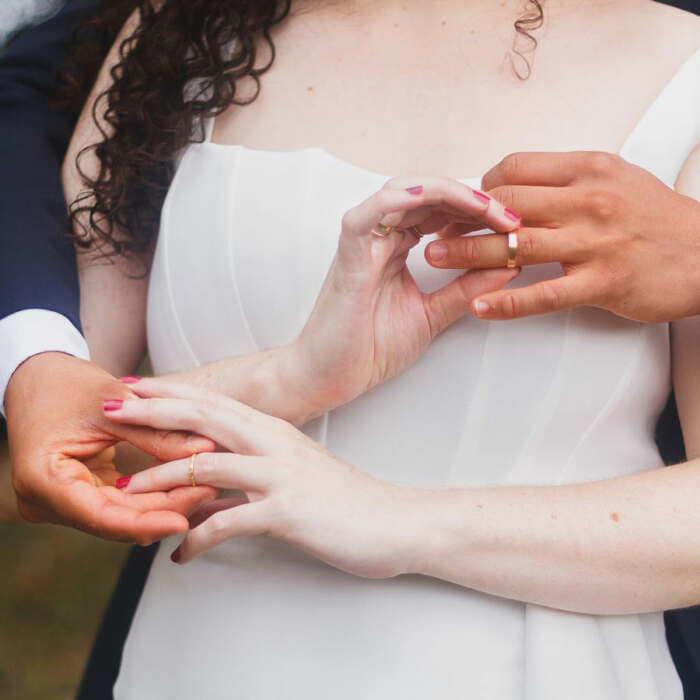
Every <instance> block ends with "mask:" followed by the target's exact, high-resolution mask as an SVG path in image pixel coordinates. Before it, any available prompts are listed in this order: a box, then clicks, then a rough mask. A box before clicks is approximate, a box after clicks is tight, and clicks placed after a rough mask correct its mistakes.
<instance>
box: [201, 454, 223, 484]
mask: <svg viewBox="0 0 700 700" xmlns="http://www.w3.org/2000/svg"><path fill="white" fill-rule="evenodd" d="M217 463H218V459H217V455H216V453H214V452H202V453H201V454H200V455H198V456H197V461H196V464H195V469H196V472H197V482H198V483H205V482H207V481H210V480H211V479H212V478H213V477H214V476H215V475H216V467H217Z"/></svg>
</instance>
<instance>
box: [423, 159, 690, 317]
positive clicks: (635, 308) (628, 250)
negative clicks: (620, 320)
mask: <svg viewBox="0 0 700 700" xmlns="http://www.w3.org/2000/svg"><path fill="white" fill-rule="evenodd" d="M482 185H483V188H484V189H485V190H486V191H488V193H489V194H490V195H491V196H492V197H494V198H495V199H497V200H499V201H500V202H501V203H503V204H504V205H506V206H507V207H510V208H511V209H514V210H515V211H517V212H518V214H520V216H521V217H522V228H521V229H520V230H519V231H518V254H517V259H516V263H517V265H520V266H522V265H533V264H537V263H549V262H559V263H561V265H562V268H563V271H564V273H565V275H564V276H563V277H558V278H556V279H552V280H547V281H544V282H539V283H537V284H533V285H531V286H529V287H523V288H520V289H509V290H503V291H497V292H491V293H488V294H483V295H481V296H479V297H478V298H476V299H475V300H474V301H473V302H472V311H473V312H474V314H475V315H476V316H478V317H479V318H483V319H489V320H496V319H511V318H518V317H522V316H530V315H533V314H541V313H548V312H551V311H558V310H561V309H567V308H571V307H574V306H597V307H600V308H603V309H607V310H609V311H612V312H614V313H616V314H618V315H619V316H624V317H626V318H630V319H634V320H638V321H648V322H658V321H669V320H673V319H676V318H681V317H684V316H692V315H695V314H698V313H700V264H699V261H700V203H698V202H697V201H695V200H694V199H691V198H690V197H684V196H683V195H680V194H678V193H677V192H674V191H673V190H672V189H670V188H668V187H667V186H666V185H664V184H663V183H662V182H661V181H660V180H658V179H657V178H655V177H654V176H653V175H651V174H650V173H648V172H647V171H646V170H643V169H642V168H638V167H636V166H634V165H631V164H630V163H627V162H626V161H625V160H623V159H622V158H620V157H618V156H614V155H610V154H607V153H598V152H576V153H517V154H513V155H510V156H508V157H507V158H505V159H504V160H503V161H501V163H499V164H498V165H497V166H496V167H495V168H493V169H492V170H491V171H489V172H488V173H487V174H486V175H485V176H484V178H483V182H482ZM471 230H473V227H471V228H468V227H462V228H460V227H459V226H458V225H455V226H452V227H450V228H449V229H448V230H446V231H445V234H444V238H443V240H440V241H436V242H434V243H431V244H430V245H429V246H428V247H427V249H426V259H427V260H428V262H429V263H430V264H431V265H433V266H434V267H442V268H460V269H462V268H483V267H501V266H504V265H505V264H506V259H507V242H506V236H505V235H502V234H495V235H489V236H468V237H466V236H461V234H463V233H467V232H469V231H471ZM440 252H442V255H440Z"/></svg>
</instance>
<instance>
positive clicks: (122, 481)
mask: <svg viewBox="0 0 700 700" xmlns="http://www.w3.org/2000/svg"><path fill="white" fill-rule="evenodd" d="M130 481H131V476H120V477H119V478H118V479H117V480H116V481H115V482H114V485H115V486H116V487H117V488H118V489H125V488H126V487H127V486H128V485H129V482H130Z"/></svg>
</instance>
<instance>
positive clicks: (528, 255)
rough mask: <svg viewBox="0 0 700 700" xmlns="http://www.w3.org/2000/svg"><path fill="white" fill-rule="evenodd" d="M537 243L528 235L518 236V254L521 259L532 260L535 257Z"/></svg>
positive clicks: (537, 247)
mask: <svg viewBox="0 0 700 700" xmlns="http://www.w3.org/2000/svg"><path fill="white" fill-rule="evenodd" d="M538 252H539V245H538V243H537V240H536V239H535V238H534V237H533V236H530V235H522V233H521V235H520V236H519V237H518V256H519V257H520V258H521V259H522V260H527V261H534V260H536V259H537V254H538Z"/></svg>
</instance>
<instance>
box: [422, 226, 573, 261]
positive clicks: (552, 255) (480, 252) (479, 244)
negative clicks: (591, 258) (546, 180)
mask: <svg viewBox="0 0 700 700" xmlns="http://www.w3.org/2000/svg"><path fill="white" fill-rule="evenodd" d="M517 241H518V250H517V254H516V258H515V264H516V265H518V266H520V265H537V264H540V263H548V262H565V263H576V262H580V261H581V259H582V257H583V251H581V250H580V249H579V246H578V243H577V239H576V238H573V237H567V236H566V235H563V234H562V232H561V231H559V230H556V229H536V228H521V229H519V230H518V231H517ZM425 259H426V260H427V261H428V263H430V265H432V266H433V267H440V268H450V269H460V270H461V269H464V270H469V269H479V268H487V267H504V266H505V265H506V263H507V262H508V236H507V235H505V234H501V233H493V234H486V235H482V236H463V237H461V238H443V239H440V240H437V241H434V242H432V243H430V244H428V245H427V246H426V248H425Z"/></svg>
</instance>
